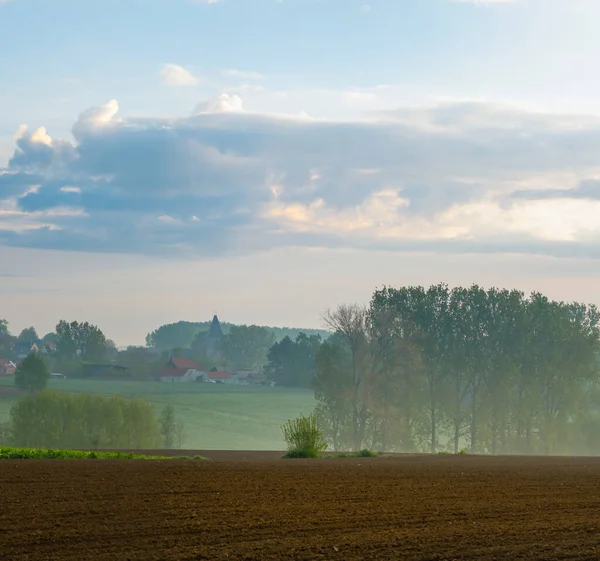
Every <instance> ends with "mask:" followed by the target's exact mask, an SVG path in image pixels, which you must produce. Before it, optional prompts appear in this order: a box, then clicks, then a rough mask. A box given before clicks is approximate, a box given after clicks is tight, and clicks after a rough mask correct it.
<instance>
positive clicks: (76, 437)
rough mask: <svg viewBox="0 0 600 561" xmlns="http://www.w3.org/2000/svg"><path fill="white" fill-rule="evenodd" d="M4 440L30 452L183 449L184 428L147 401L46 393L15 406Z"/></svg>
mask: <svg viewBox="0 0 600 561" xmlns="http://www.w3.org/2000/svg"><path fill="white" fill-rule="evenodd" d="M0 437H2V439H3V444H7V443H10V444H13V445H15V446H23V447H30V448H75V449H78V448H83V449H86V448H93V449H98V448H111V449H144V448H156V447H160V446H164V447H165V448H173V447H179V448H180V447H181V446H182V444H183V439H184V427H183V423H182V422H181V421H179V420H178V419H176V417H175V410H174V408H173V407H172V406H166V407H165V408H164V409H163V411H162V412H161V414H160V415H159V416H158V417H157V415H156V412H155V410H154V408H153V406H152V404H150V403H149V402H147V401H145V400H143V399H125V398H123V397H120V396H113V397H108V396H104V395H96V394H84V393H81V394H71V393H67V392H52V391H48V390H44V391H42V392H39V393H36V394H35V395H30V396H26V397H23V398H22V399H20V400H19V401H18V402H17V403H16V404H15V405H13V407H12V408H11V411H10V423H9V425H8V427H2V431H0Z"/></svg>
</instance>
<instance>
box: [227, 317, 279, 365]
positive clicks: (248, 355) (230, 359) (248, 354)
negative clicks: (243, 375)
mask: <svg viewBox="0 0 600 561" xmlns="http://www.w3.org/2000/svg"><path fill="white" fill-rule="evenodd" d="M274 342H275V337H274V335H273V334H272V333H271V332H270V331H269V330H268V329H267V328H266V327H260V326H258V325H233V326H231V329H230V330H229V333H228V334H227V335H225V337H224V338H223V344H222V347H221V351H222V353H223V357H224V358H225V360H226V361H227V366H228V368H230V369H231V368H244V369H249V370H259V369H260V368H262V367H263V366H264V365H265V364H266V362H267V353H268V352H269V348H270V347H271V345H273V343H274Z"/></svg>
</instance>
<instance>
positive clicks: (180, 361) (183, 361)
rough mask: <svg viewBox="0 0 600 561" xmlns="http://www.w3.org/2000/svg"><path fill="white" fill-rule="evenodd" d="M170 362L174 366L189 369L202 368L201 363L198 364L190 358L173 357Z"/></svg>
mask: <svg viewBox="0 0 600 561" xmlns="http://www.w3.org/2000/svg"><path fill="white" fill-rule="evenodd" d="M171 362H172V363H173V364H174V365H175V367H176V368H185V369H186V370H189V369H190V368H193V369H194V370H200V371H202V370H204V368H203V367H202V365H201V364H198V363H197V362H196V361H195V360H192V359H190V358H173V359H171Z"/></svg>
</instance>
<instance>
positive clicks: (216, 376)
mask: <svg viewBox="0 0 600 561" xmlns="http://www.w3.org/2000/svg"><path fill="white" fill-rule="evenodd" d="M206 374H207V376H208V377H209V378H210V379H211V380H227V379H229V378H231V372H207V373H206Z"/></svg>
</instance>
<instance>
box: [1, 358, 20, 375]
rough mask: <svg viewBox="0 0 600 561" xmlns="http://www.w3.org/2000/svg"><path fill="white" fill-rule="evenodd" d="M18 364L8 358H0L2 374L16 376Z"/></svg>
mask: <svg viewBox="0 0 600 561" xmlns="http://www.w3.org/2000/svg"><path fill="white" fill-rule="evenodd" d="M16 369H17V365H16V364H15V363H14V362H12V361H10V360H6V359H0V376H14V375H15V370H16Z"/></svg>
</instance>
